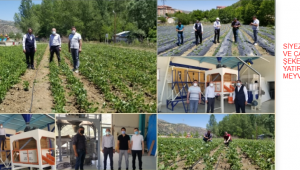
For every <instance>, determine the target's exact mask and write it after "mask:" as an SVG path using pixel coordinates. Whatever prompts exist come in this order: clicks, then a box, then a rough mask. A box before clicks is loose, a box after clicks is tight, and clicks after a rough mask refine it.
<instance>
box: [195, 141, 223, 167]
mask: <svg viewBox="0 0 300 170" xmlns="http://www.w3.org/2000/svg"><path fill="white" fill-rule="evenodd" d="M219 148H220V146H218V147H217V148H216V149H214V150H212V151H211V152H210V153H209V156H213V155H214V153H215V152H217V150H218V149H219ZM204 168H205V163H204V161H203V160H201V161H200V162H199V163H198V164H197V165H195V166H194V167H193V169H201V170H202V169H204Z"/></svg>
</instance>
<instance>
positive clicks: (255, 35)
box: [250, 16, 259, 45]
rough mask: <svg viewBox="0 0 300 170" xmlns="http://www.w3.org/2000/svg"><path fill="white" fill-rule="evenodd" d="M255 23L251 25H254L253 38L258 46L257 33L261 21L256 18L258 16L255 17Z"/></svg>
mask: <svg viewBox="0 0 300 170" xmlns="http://www.w3.org/2000/svg"><path fill="white" fill-rule="evenodd" d="M252 19H253V22H251V24H250V25H252V30H253V36H254V43H253V44H254V45H257V33H258V30H259V20H258V19H257V18H256V16H253V18H252Z"/></svg>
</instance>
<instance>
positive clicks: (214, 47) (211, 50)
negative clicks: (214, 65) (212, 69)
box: [204, 30, 230, 57]
mask: <svg viewBox="0 0 300 170" xmlns="http://www.w3.org/2000/svg"><path fill="white" fill-rule="evenodd" d="M229 31H230V30H227V31H226V32H225V33H224V34H223V35H222V36H220V38H219V40H220V43H216V44H215V43H214V44H213V45H212V46H211V47H210V49H209V50H208V51H207V53H206V54H205V55H204V56H207V57H211V56H213V55H214V53H215V52H216V50H217V48H218V47H219V46H221V45H222V42H223V40H224V38H225V37H226V35H227V34H228V33H229ZM214 36H215V35H214Z"/></svg>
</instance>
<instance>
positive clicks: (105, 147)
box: [102, 128, 115, 170]
mask: <svg viewBox="0 0 300 170" xmlns="http://www.w3.org/2000/svg"><path fill="white" fill-rule="evenodd" d="M105 133H106V135H104V136H103V137H102V152H103V154H104V161H103V163H104V170H106V164H107V156H109V160H110V168H111V169H114V168H113V167H114V160H113V154H114V153H115V139H114V136H113V135H111V134H110V129H109V128H107V129H106V131H105Z"/></svg>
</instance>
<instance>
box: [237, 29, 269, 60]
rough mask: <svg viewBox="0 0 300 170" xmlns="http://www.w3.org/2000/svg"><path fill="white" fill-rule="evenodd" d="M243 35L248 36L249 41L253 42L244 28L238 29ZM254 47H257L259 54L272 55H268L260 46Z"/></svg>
mask: <svg viewBox="0 0 300 170" xmlns="http://www.w3.org/2000/svg"><path fill="white" fill-rule="evenodd" d="M240 31H241V32H242V33H243V35H244V36H246V37H247V38H248V40H249V41H250V43H252V42H253V39H252V37H250V36H249V35H248V34H247V33H246V32H245V31H244V30H240ZM255 48H256V49H257V51H258V52H259V53H260V54H261V56H272V55H270V54H269V53H268V52H267V51H266V50H265V49H263V48H262V47H261V46H259V45H256V46H255Z"/></svg>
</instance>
